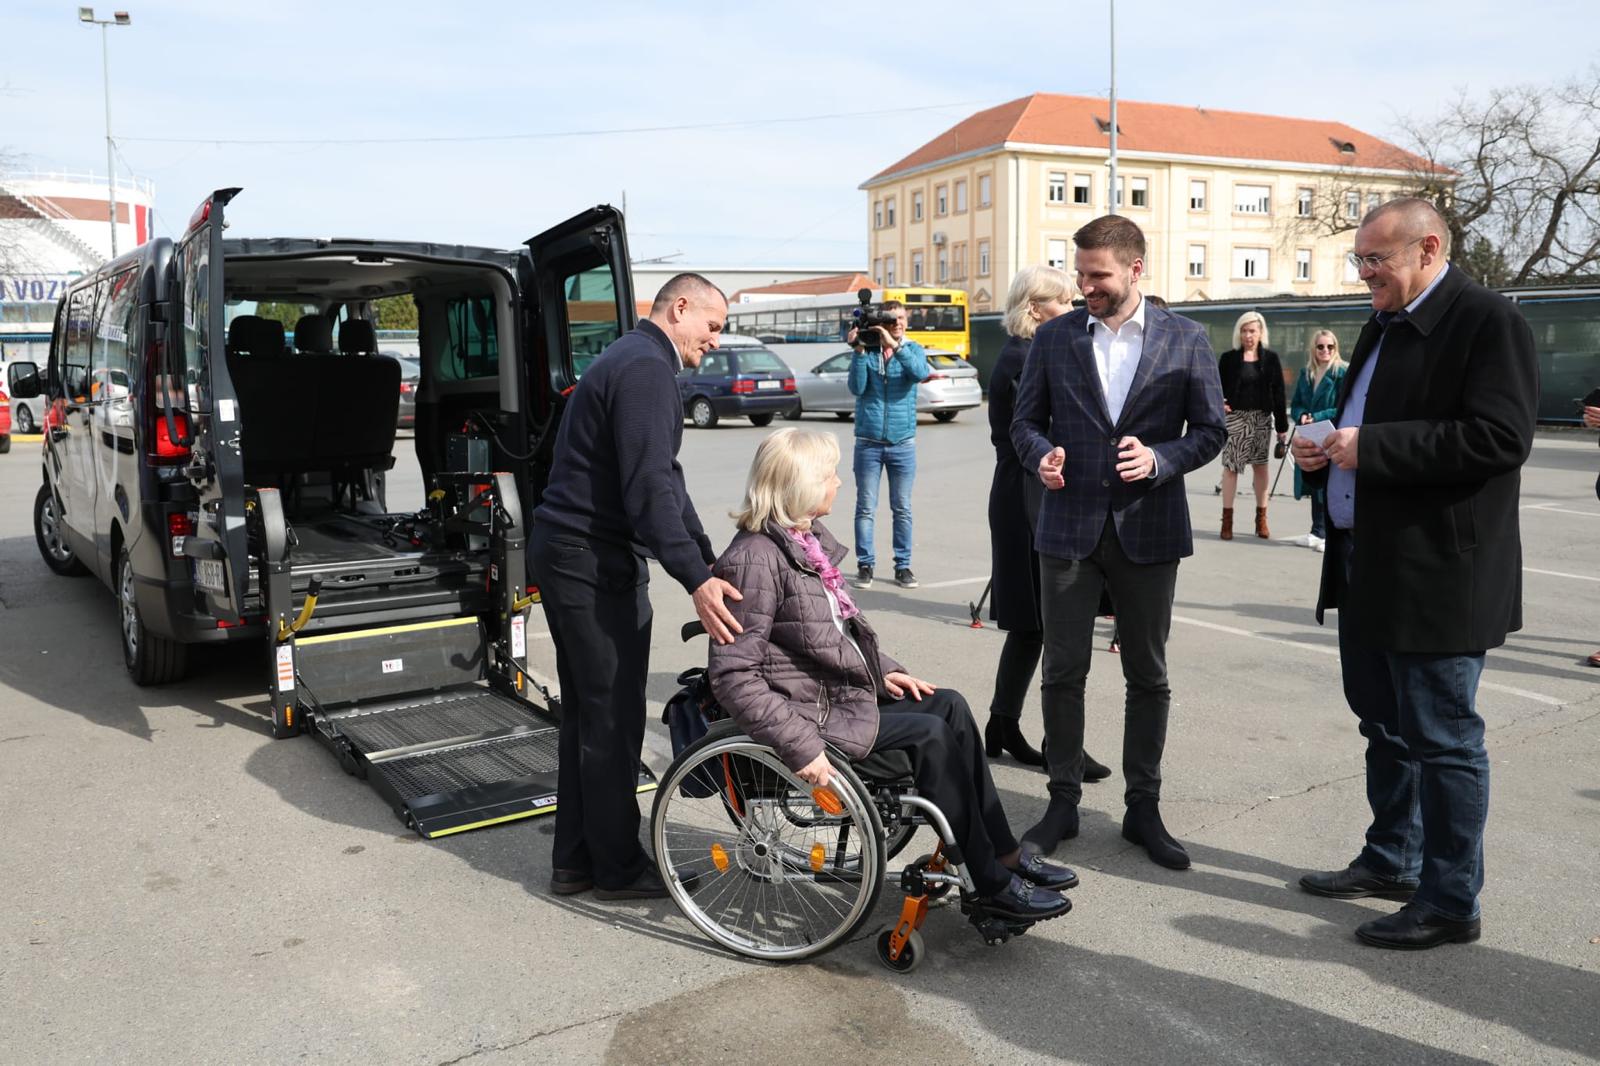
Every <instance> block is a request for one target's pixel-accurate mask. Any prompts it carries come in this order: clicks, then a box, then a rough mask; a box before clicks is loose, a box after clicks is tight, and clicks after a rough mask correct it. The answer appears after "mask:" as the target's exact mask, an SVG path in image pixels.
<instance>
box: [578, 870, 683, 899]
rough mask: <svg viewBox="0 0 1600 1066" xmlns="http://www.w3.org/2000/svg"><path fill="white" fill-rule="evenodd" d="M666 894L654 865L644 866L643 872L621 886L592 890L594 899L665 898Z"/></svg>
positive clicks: (664, 886)
mask: <svg viewBox="0 0 1600 1066" xmlns="http://www.w3.org/2000/svg"><path fill="white" fill-rule="evenodd" d="M666 896H667V886H666V885H665V884H664V883H663V882H662V880H661V875H660V874H659V873H657V872H656V868H655V867H654V866H646V867H645V868H644V872H643V873H641V874H640V875H639V876H638V877H635V878H634V879H633V880H632V881H631V882H629V883H628V884H626V885H623V886H622V887H621V888H599V887H596V888H595V890H594V898H595V899H665V898H666Z"/></svg>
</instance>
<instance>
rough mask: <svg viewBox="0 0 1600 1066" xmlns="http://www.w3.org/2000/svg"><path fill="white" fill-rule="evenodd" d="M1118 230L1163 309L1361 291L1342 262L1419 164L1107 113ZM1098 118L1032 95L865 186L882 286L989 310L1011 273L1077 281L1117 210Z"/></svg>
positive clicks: (1354, 133)
mask: <svg viewBox="0 0 1600 1066" xmlns="http://www.w3.org/2000/svg"><path fill="white" fill-rule="evenodd" d="M1117 127H1118V138H1117V183H1118V185H1119V186H1120V189H1119V194H1120V195H1119V196H1118V201H1119V203H1118V206H1117V208H1116V210H1117V212H1118V213H1120V214H1123V215H1126V216H1127V217H1128V218H1130V219H1132V220H1134V221H1135V222H1137V223H1138V224H1139V226H1140V228H1142V229H1143V230H1144V232H1145V237H1146V241H1147V243H1148V246H1149V254H1148V255H1147V257H1146V260H1145V274H1146V279H1147V280H1146V281H1145V283H1144V285H1143V288H1144V291H1146V292H1149V293H1153V294H1155V295H1158V296H1164V297H1166V298H1167V299H1169V300H1205V299H1213V300H1215V299H1225V298H1226V299H1237V298H1240V297H1251V296H1268V295H1280V294H1294V295H1327V294H1335V293H1348V292H1359V291H1363V289H1364V287H1363V286H1362V285H1360V283H1359V281H1358V279H1357V278H1356V276H1355V272H1354V270H1352V269H1350V268H1349V267H1348V265H1347V264H1346V262H1345V259H1344V257H1345V254H1346V253H1347V252H1349V251H1350V249H1351V247H1352V244H1353V239H1354V231H1355V227H1356V224H1357V223H1358V222H1359V221H1360V218H1361V216H1362V214H1364V213H1365V212H1366V211H1367V210H1368V209H1370V208H1371V207H1374V206H1376V205H1377V204H1379V203H1381V202H1382V201H1384V200H1387V199H1390V198H1392V197H1394V196H1396V195H1399V194H1400V193H1401V192H1403V191H1405V190H1408V189H1410V188H1413V187H1415V185H1416V175H1417V174H1418V173H1420V172H1423V171H1426V170H1428V169H1430V164H1429V163H1428V162H1427V161H1426V160H1424V159H1421V158H1420V157H1417V156H1415V155H1412V154H1410V153H1408V152H1406V151H1404V150H1403V149H1401V148H1398V147H1396V146H1395V145H1392V144H1390V143H1388V142H1386V141H1383V140H1379V139H1378V138H1376V137H1373V136H1371V135H1369V134H1366V133H1362V132H1361V131H1360V130H1356V129H1352V128H1351V127H1349V126H1346V125H1344V124H1343V123H1338V122H1321V121H1316V120H1311V119H1295V118H1279V117H1277V116H1273V115H1254V114H1246V113H1243V112H1237V111H1214V110H1207V109H1204V108H1196V107H1179V106H1175V105H1169V104H1142V103H1137V102H1133V101H1118V103H1117ZM1109 134H1110V106H1109V104H1108V103H1107V102H1106V101H1105V100H1103V99H1096V98H1093V97H1084V96H1058V95H1052V94H1048V93H1035V94H1034V95H1032V96H1028V97H1024V98H1022V99H1020V100H1013V101H1011V102H1010V103H1006V104H1002V105H1000V106H999V107H994V108H990V109H989V110H987V111H980V112H978V113H977V114H975V115H973V116H971V117H970V118H968V119H966V120H964V121H962V122H960V123H958V124H957V125H955V126H953V127H951V128H950V129H949V130H946V131H945V132H944V133H942V134H940V135H939V136H938V137H935V138H934V139H933V140H931V141H929V142H928V143H927V144H925V145H923V146H922V147H921V148H918V149H917V150H916V151H914V152H912V153H911V154H910V155H908V156H906V157H905V158H904V159H901V160H900V161H898V162H896V163H894V164H893V165H891V166H889V167H887V168H886V169H884V170H883V171H881V172H880V173H878V174H876V175H874V176H873V177H872V178H870V179H868V180H867V181H866V182H865V183H863V184H862V186H861V188H862V189H864V190H866V192H867V225H868V233H869V246H870V249H871V253H870V258H871V271H872V275H873V278H874V280H875V281H877V282H878V283H880V284H884V285H889V284H898V285H933V286H939V285H944V286H949V287H954V288H961V289H965V290H966V291H967V292H968V294H969V297H970V300H971V306H972V309H973V310H974V311H993V310H998V309H999V308H1000V306H1001V305H1002V304H1003V303H1004V301H1005V293H1006V288H1007V286H1008V285H1009V284H1010V283H1011V277H1012V275H1013V274H1014V273H1015V272H1016V270H1017V269H1018V268H1019V267H1022V266H1026V265H1028V264H1030V263H1053V264H1055V265H1056V266H1061V267H1065V268H1066V269H1068V270H1070V269H1071V260H1072V234H1073V232H1074V231H1075V230H1076V229H1077V228H1078V227H1079V226H1081V225H1083V224H1084V223H1085V222H1088V221H1089V220H1090V219H1092V218H1096V217H1098V216H1100V215H1103V214H1106V213H1107V212H1108V211H1109V210H1111V208H1110V207H1109V206H1108V205H1109V203H1110V189H1109V184H1110V180H1109V179H1110V174H1109V171H1108V168H1107V161H1108V159H1109V156H1110V136H1109Z"/></svg>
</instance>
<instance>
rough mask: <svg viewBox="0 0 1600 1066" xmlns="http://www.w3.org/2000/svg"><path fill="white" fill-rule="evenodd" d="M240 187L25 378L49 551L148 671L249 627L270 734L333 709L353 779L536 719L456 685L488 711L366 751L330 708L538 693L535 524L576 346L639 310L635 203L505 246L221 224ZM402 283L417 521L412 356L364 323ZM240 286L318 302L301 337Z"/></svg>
mask: <svg viewBox="0 0 1600 1066" xmlns="http://www.w3.org/2000/svg"><path fill="white" fill-rule="evenodd" d="M238 191H239V190H237V189H226V190H220V191H218V192H216V193H214V194H213V195H212V196H211V197H210V198H208V199H207V200H206V201H205V202H204V203H203V204H201V205H200V207H199V209H198V210H197V211H196V212H195V214H194V216H193V218H192V219H191V220H190V223H189V225H188V228H187V231H186V232H185V233H184V235H183V237H182V238H181V239H179V240H177V241H176V242H173V241H169V240H167V239H164V238H163V239H157V240H153V241H150V242H149V243H146V244H144V245H142V246H141V247H139V248H137V249H135V250H133V251H131V252H128V253H127V254H125V255H123V256H121V257H119V258H117V259H114V260H112V261H110V262H108V263H106V264H105V265H104V266H102V267H101V268H100V269H98V270H97V271H95V272H94V273H93V274H90V275H88V276H85V277H83V278H81V279H79V280H78V281H76V282H75V283H74V284H73V285H72V287H71V288H70V289H69V290H68V291H67V293H66V295H65V296H64V298H63V299H62V301H61V303H60V305H59V307H58V309H57V313H56V322H55V331H54V336H53V338H52V341H51V347H50V361H49V365H48V367H47V368H46V369H45V371H44V372H43V373H42V374H40V373H39V372H38V369H37V368H36V367H34V366H31V365H29V364H17V365H15V366H14V367H13V368H12V370H11V374H10V377H11V381H12V385H13V389H14V391H16V392H17V393H19V394H20V395H22V396H25V397H27V396H35V395H40V394H41V393H42V394H43V395H44V397H45V399H46V414H45V419H44V421H45V426H44V432H45V445H44V470H43V479H42V484H41V486H40V488H39V493H38V497H37V499H36V501H35V505H34V525H35V533H36V536H37V539H38V542H39V547H40V550H41V553H42V554H43V556H44V560H45V562H46V563H47V564H48V565H49V566H50V567H51V569H53V570H55V571H56V572H57V573H59V574H80V573H87V572H92V573H94V574H95V575H97V576H98V577H99V578H100V579H101V580H102V581H103V582H105V583H106V584H107V585H108V586H110V588H111V590H112V592H113V594H114V596H115V598H116V601H117V603H118V606H119V609H120V616H121V629H122V645H123V651H124V656H125V659H126V663H127V667H128V670H129V672H130V673H131V674H132V676H133V678H134V680H135V681H137V682H138V683H140V684H159V683H162V682H168V681H172V680H175V679H177V678H178V677H180V676H182V674H183V673H184V670H185V666H186V662H187V658H188V655H189V649H190V648H191V646H193V645H197V644H206V643H211V642H217V641H240V640H244V641H255V642H260V643H261V644H262V645H263V646H264V647H265V648H266V649H267V650H268V656H267V658H266V661H267V663H268V664H269V668H268V678H267V680H268V685H267V688H268V691H269V693H271V694H272V697H273V728H274V732H275V734H277V735H280V736H284V735H289V734H290V733H293V732H298V731H299V730H300V729H302V728H306V727H307V726H308V724H309V725H311V726H318V725H319V724H320V725H321V728H320V730H319V731H320V732H322V733H323V734H324V737H323V739H330V736H331V737H332V739H335V740H338V741H339V743H340V744H342V745H343V746H342V747H340V748H339V751H340V756H341V759H344V760H345V761H346V765H347V767H351V766H352V761H354V760H358V759H359V757H360V756H361V755H362V754H363V752H365V753H366V754H371V752H372V751H374V750H381V751H383V752H390V751H392V750H397V749H399V748H414V747H416V745H417V744H421V743H424V742H427V743H431V742H434V741H437V740H440V739H445V740H451V741H459V740H461V738H462V737H467V736H478V735H480V734H482V733H484V732H485V731H488V732H495V731H496V730H499V731H501V732H504V731H506V730H510V731H511V732H518V731H524V732H525V731H526V728H525V726H526V723H520V722H518V723H516V724H507V723H506V722H499V723H498V724H496V723H495V722H487V723H485V722H484V721H479V720H478V719H479V718H482V714H480V713H479V712H481V711H482V710H483V708H482V707H481V706H477V704H481V703H482V702H483V701H482V700H480V699H479V698H478V696H477V695H475V693H477V692H478V689H472V690H470V691H468V692H467V696H468V697H470V698H468V699H467V701H466V702H467V704H473V705H474V707H473V709H472V714H470V715H467V718H472V716H473V715H477V718H473V720H472V721H470V722H469V721H467V720H466V719H461V720H460V721H457V720H455V719H452V720H451V722H450V723H448V724H447V725H445V726H442V727H440V728H441V729H442V730H443V731H444V732H446V733H448V734H449V736H447V737H443V738H441V737H438V736H432V737H430V738H424V740H420V741H419V740H417V739H416V737H414V736H412V735H410V734H405V733H404V731H401V732H402V734H403V735H396V736H390V737H388V738H387V739H384V740H373V741H372V743H373V744H380V745H382V746H381V747H380V748H378V749H374V748H372V747H371V745H370V744H369V745H367V746H366V747H365V748H363V747H362V745H361V744H359V743H355V742H349V741H348V740H347V738H346V734H349V733H351V732H352V731H353V729H344V728H342V727H339V726H337V725H333V726H330V725H329V724H328V723H330V722H332V720H333V719H336V718H337V717H338V708H339V707H341V706H346V707H360V709H361V710H362V711H363V713H366V712H370V711H371V710H372V709H373V706H374V701H375V700H380V699H388V700H390V702H398V703H405V702H406V701H407V700H409V701H410V702H411V704H415V703H416V702H417V701H418V698H419V696H418V694H419V693H421V694H424V695H425V697H426V699H428V700H430V701H432V702H433V703H439V702H440V701H441V700H442V701H444V702H449V701H450V699H454V698H455V697H454V696H451V695H450V693H452V692H455V694H456V695H457V696H459V695H460V692H457V691H456V690H457V689H458V688H459V687H460V685H462V684H472V683H478V682H482V681H483V680H485V679H486V678H487V679H489V680H490V681H494V682H496V683H497V684H499V685H500V687H501V688H502V689H504V690H505V693H506V694H509V695H512V696H526V695H527V694H528V692H529V691H530V689H529V687H528V679H527V678H526V677H525V676H524V672H523V671H524V669H525V668H524V666H523V657H524V656H525V651H526V639H527V633H526V623H527V619H528V615H527V609H528V605H529V604H530V603H531V602H533V596H534V593H533V590H531V589H527V588H525V587H524V586H523V585H522V574H523V573H524V570H523V564H522V558H521V546H522V540H521V538H522V533H523V531H524V530H525V528H526V525H527V521H528V516H529V515H530V514H531V512H532V510H533V508H534V506H535V505H536V504H537V502H538V498H539V496H540V494H541V492H542V489H543V486H544V485H545V483H546V481H547V480H548V476H547V475H548V469H547V464H548V461H549V456H550V453H551V450H552V448H553V443H554V436H555V434H554V430H555V426H556V422H557V419H558V417H559V411H560V406H561V403H562V396H563V394H564V392H565V391H566V390H568V389H569V388H570V386H571V385H573V384H574V383H575V381H576V378H577V373H578V370H579V367H576V366H575V365H574V362H573V353H574V351H575V350H576V351H580V352H588V351H590V350H598V349H599V348H600V347H604V345H605V344H607V343H609V342H610V341H611V340H613V339H615V338H616V337H617V336H619V335H620V334H621V333H622V332H623V331H625V330H627V329H630V328H632V325H633V322H634V315H635V307H634V301H633V293H632V286H631V281H630V277H629V273H628V257H627V249H626V242H625V237H624V233H623V224H622V219H621V216H620V215H619V214H618V213H617V212H616V211H614V210H613V209H611V208H609V207H604V206H601V207H596V208H593V209H591V210H589V211H586V212H583V213H582V214H580V215H577V216H575V217H573V218H571V219H568V220H567V221H566V222H564V223H562V224H561V225H559V226H556V227H554V228H553V229H550V230H548V231H546V232H545V233H542V234H540V235H539V236H537V237H534V238H532V239H531V240H529V241H527V242H526V245H525V246H524V247H522V248H520V249H517V250H513V251H503V250H496V249H489V248H474V247H466V246H461V245H441V244H422V243H397V242H388V241H373V240H351V239H315V240H313V239H257V238H247V239H237V240H235V239H228V240H225V239H223V236H222V234H223V227H224V211H225V210H226V208H227V206H228V204H229V203H230V202H231V201H232V200H233V199H234V197H235V195H236V194H237V193H238ZM401 294H409V295H410V296H411V297H412V298H413V300H414V301H415V303H416V307H417V312H418V344H419V348H420V355H421V364H422V369H421V378H420V381H419V382H418V384H417V387H416V394H415V395H416V425H415V437H414V440H413V441H411V442H402V443H410V444H411V445H412V447H414V449H415V453H416V460H417V463H418V465H419V466H420V468H421V471H422V475H423V480H424V486H425V491H426V493H427V505H426V507H425V508H424V509H423V510H421V511H417V512H412V513H391V512H390V511H389V510H388V509H387V503H386V498H385V496H386V493H385V485H384V475H385V471H387V470H388V469H390V468H391V467H392V466H393V464H394V455H395V450H396V432H395V429H396V408H397V405H398V403H399V394H400V379H401V372H400V366H399V364H398V363H397V362H396V361H395V360H393V359H390V358H388V357H385V356H382V355H379V354H378V352H377V347H376V343H375V336H374V329H373V302H374V301H376V300H378V299H380V298H382V297H388V296H396V295H401ZM251 301H254V302H256V303H262V302H272V303H275V304H277V305H279V306H281V305H282V304H284V303H290V304H299V305H300V306H301V307H302V308H303V309H304V310H305V312H306V313H305V315H304V316H303V317H302V318H301V319H300V321H299V322H298V323H296V325H295V326H294V327H293V331H292V335H290V334H289V332H288V331H286V330H285V328H284V326H283V325H282V324H281V322H279V321H274V320H272V319H269V318H265V317H260V316H257V315H253V314H241V313H237V312H239V311H240V310H242V308H241V307H240V306H239V305H241V304H247V303H249V302H251ZM230 309H231V310H232V312H233V313H231V314H230ZM512 556H514V558H513V557H512ZM313 675H315V677H320V678H322V681H321V682H320V683H317V682H316V681H314V678H313ZM369 675H370V676H369ZM480 688H481V686H480ZM441 693H444V694H445V695H444V696H441V695H440V694H441ZM456 703H457V704H459V703H460V700H456ZM462 706H465V705H464V704H463V705H462ZM430 713H433V712H430ZM452 713H453V712H452ZM319 714H320V716H321V719H322V721H321V723H319V722H318V721H317V718H318V715H319ZM433 716H434V717H438V714H437V713H433ZM412 717H416V716H415V715H412ZM447 717H448V715H447ZM457 717H458V718H460V716H459V715H458V716H457ZM490 717H491V718H492V717H493V715H491V716H490ZM308 718H309V719H311V721H310V722H309V723H308V721H307V719H308ZM452 731H453V732H452ZM438 732H440V729H435V730H434V733H438ZM405 741H409V742H410V743H402V742H405ZM352 744H353V747H352ZM552 769H553V766H552ZM550 791H552V792H553V787H552V788H551V789H550ZM397 809H398V807H397Z"/></svg>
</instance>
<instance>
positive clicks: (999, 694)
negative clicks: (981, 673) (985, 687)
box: [989, 629, 1044, 719]
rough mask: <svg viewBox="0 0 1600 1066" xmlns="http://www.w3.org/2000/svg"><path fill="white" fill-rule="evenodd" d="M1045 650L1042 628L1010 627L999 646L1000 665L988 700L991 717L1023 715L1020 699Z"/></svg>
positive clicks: (1024, 693)
mask: <svg viewBox="0 0 1600 1066" xmlns="http://www.w3.org/2000/svg"><path fill="white" fill-rule="evenodd" d="M1043 650H1044V632H1043V631H1042V630H1038V629H1026V630H1020V629H1013V630H1011V631H1009V632H1008V633H1006V642H1005V643H1004V644H1002V645H1001V646H1000V665H999V666H998V667H997V668H996V669H995V672H994V699H992V700H990V701H989V716H990V717H991V718H1011V719H1018V718H1021V717H1022V703H1023V701H1024V700H1025V699H1027V698H1028V688H1029V686H1030V685H1032V684H1033V672H1034V670H1036V669H1038V666H1039V654H1040V652H1042V651H1043Z"/></svg>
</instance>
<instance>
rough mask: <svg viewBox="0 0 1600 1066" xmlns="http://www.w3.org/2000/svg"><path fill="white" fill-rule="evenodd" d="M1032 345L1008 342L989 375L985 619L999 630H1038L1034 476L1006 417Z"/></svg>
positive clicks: (1040, 489)
mask: <svg viewBox="0 0 1600 1066" xmlns="http://www.w3.org/2000/svg"><path fill="white" fill-rule="evenodd" d="M1030 343H1031V342H1030V341H1025V340H1022V339H1021V338H1019V337H1009V338H1007V340H1006V343H1005V347H1003V348H1001V349H1000V357H999V358H998V359H996V360H995V363H994V369H993V370H992V371H990V373H989V439H990V440H991V441H992V442H993V443H994V482H993V483H992V484H991V485H990V486H989V550H990V553H991V555H992V558H993V562H992V567H993V569H992V570H991V571H990V573H991V574H992V575H993V580H994V585H993V586H992V587H991V588H990V590H989V617H990V618H991V619H993V620H994V622H995V624H996V625H998V626H999V627H1000V628H1001V629H1010V630H1018V631H1022V632H1026V631H1030V630H1036V629H1042V628H1043V625H1044V623H1043V622H1042V621H1041V619H1040V614H1039V556H1038V554H1037V553H1036V552H1035V551H1034V550H1033V520H1032V519H1033V517H1034V516H1037V514H1038V501H1037V500H1035V501H1034V502H1033V506H1032V507H1031V508H1030V507H1029V506H1028V504H1027V502H1026V499H1025V493H1027V492H1029V491H1034V492H1035V493H1042V492H1043V491H1044V486H1043V485H1041V484H1040V483H1039V478H1038V475H1037V474H1034V473H1031V472H1029V471H1026V470H1024V469H1022V464H1021V462H1019V461H1018V459H1017V450H1016V448H1015V447H1013V446H1012V444H1011V414H1012V411H1013V410H1014V409H1015V407H1016V403H1017V378H1018V377H1019V376H1021V374H1022V364H1023V361H1024V360H1025V359H1027V356H1028V346H1029V344H1030Z"/></svg>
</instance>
